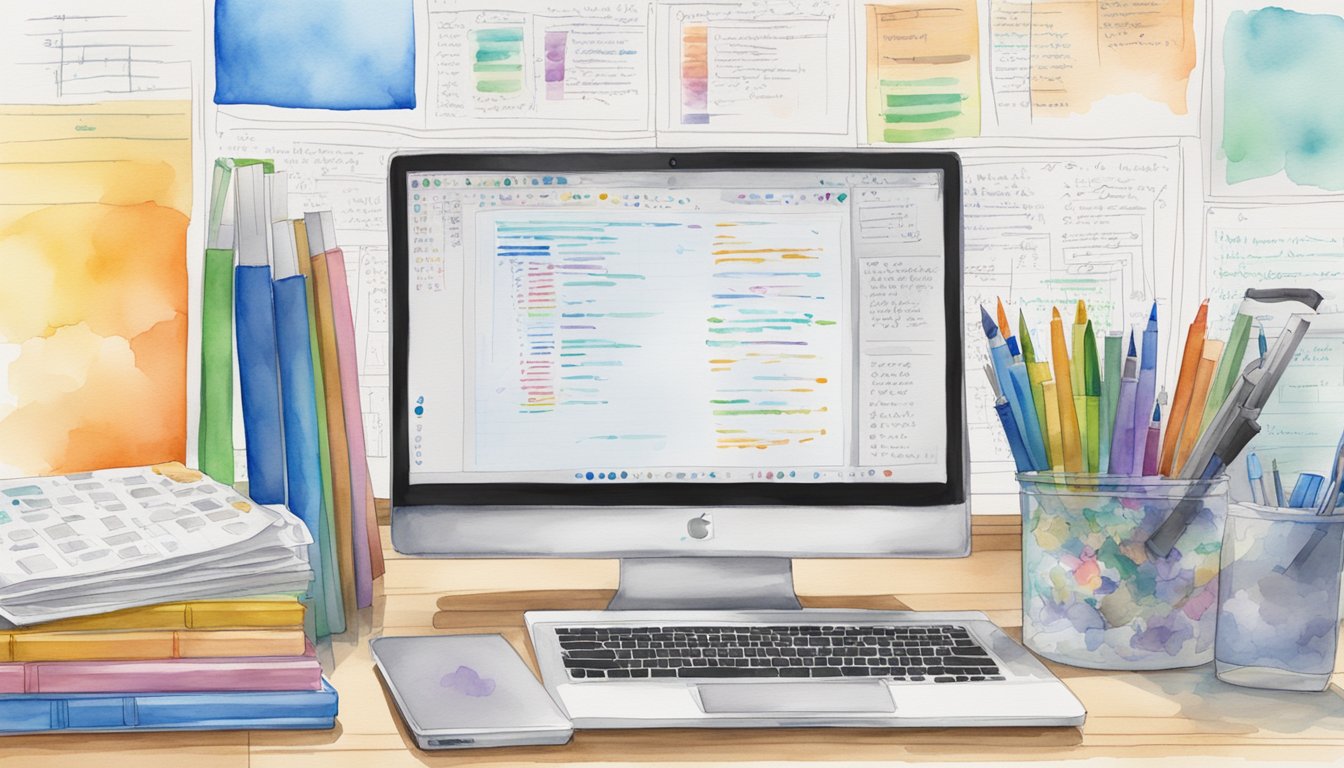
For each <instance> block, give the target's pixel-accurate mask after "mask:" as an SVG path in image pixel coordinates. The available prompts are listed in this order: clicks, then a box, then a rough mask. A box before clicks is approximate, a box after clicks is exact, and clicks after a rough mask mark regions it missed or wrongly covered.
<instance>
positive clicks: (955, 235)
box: [388, 151, 967, 507]
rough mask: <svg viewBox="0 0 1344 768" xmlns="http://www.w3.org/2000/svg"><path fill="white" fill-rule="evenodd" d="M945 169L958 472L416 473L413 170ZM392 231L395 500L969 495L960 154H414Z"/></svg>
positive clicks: (748, 501) (591, 501) (400, 170)
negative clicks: (880, 477)
mask: <svg viewBox="0 0 1344 768" xmlns="http://www.w3.org/2000/svg"><path fill="white" fill-rule="evenodd" d="M807 169H817V170H827V171H835V170H852V171H907V170H908V171H926V170H932V171H941V172H942V173H943V255H944V259H945V262H946V268H945V269H944V285H943V294H944V302H945V305H946V307H947V308H948V312H947V313H946V315H945V318H944V319H945V332H946V340H947V349H946V351H945V357H946V360H947V365H946V374H945V375H946V386H947V393H946V403H947V425H946V429H947V457H946V466H947V481H946V482H943V483H895V482H890V481H885V482H872V483H865V482H841V483H793V482H789V483H777V482H766V483H760V482H733V483H729V482H721V481H716V482H712V483H695V482H674V483H661V482H633V483H610V484H601V483H423V484H411V483H410V439H409V429H410V425H409V413H408V408H407V405H408V394H407V392H406V385H407V354H408V348H407V334H408V330H409V314H408V310H407V295H408V294H407V292H408V289H409V274H410V270H409V259H408V254H409V248H408V235H407V227H408V223H407V218H406V205H407V191H406V181H407V175H408V174H412V173H432V172H442V173H455V172H480V173H520V174H552V175H554V174H566V173H568V174H584V173H602V172H651V171H663V172H671V173H678V172H691V171H740V170H783V171H798V170H807ZM388 186H389V190H388V200H389V205H388V219H389V221H388V230H389V232H390V235H391V253H390V262H391V264H390V267H391V282H390V286H389V287H390V294H391V308H390V311H391V321H392V327H391V337H392V338H391V344H392V424H393V437H392V505H393V506H394V507H402V506H409V505H417V506H418V505H451V506H481V505H487V506H493V505H506V506H536V505H548V506H560V507H565V506H574V507H595V506H597V507H601V506H648V505H657V506H740V505H746V506H761V505H767V506H902V507H912V506H913V507H926V506H940V505H949V504H962V503H965V501H966V474H967V467H966V446H965V431H964V426H963V425H964V424H965V416H964V409H965V402H964V399H963V396H962V393H963V380H964V370H963V364H962V354H963V347H964V338H963V333H962V327H963V325H962V295H961V278H962V210H961V201H962V182H961V160H960V158H959V157H958V156H957V155H956V154H955V153H952V152H890V151H884V152H862V151H846V152H700V151H688V152H656V151H635V152H514V153H483V152H464V153H432V154H404V155H396V156H394V157H393V158H392V160H391V163H390V168H389V174H388Z"/></svg>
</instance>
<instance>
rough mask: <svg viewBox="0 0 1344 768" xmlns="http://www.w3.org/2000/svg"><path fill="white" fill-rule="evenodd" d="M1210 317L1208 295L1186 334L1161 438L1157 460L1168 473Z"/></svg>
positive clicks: (1159, 470) (1169, 472)
mask: <svg viewBox="0 0 1344 768" xmlns="http://www.w3.org/2000/svg"><path fill="white" fill-rule="evenodd" d="M1208 318H1209V300H1208V299H1205V300H1204V301H1203V302H1202V303H1200V305H1199V310H1198V311H1197V312H1195V319H1194V320H1193V321H1192V322H1191V323H1190V330H1189V331H1187V332H1186V334H1185V351H1184V352H1183V353H1182V354H1181V370H1180V376H1179V377H1178V378H1177V379H1176V394H1175V395H1174V396H1173V397H1172V401H1171V409H1170V410H1169V411H1168V415H1167V434H1166V435H1164V436H1163V438H1162V457H1161V459H1160V460H1159V461H1158V463H1157V471H1158V473H1159V474H1161V475H1163V476H1165V477H1171V476H1172V475H1173V471H1172V468H1173V465H1174V464H1175V463H1176V445H1177V442H1178V441H1179V439H1180V436H1181V428H1182V427H1183V426H1184V424H1185V419H1186V417H1187V416H1188V411H1189V409H1190V396H1191V394H1192V393H1193V391H1194V386H1195V372H1196V370H1197V369H1198V368H1199V358H1200V355H1201V353H1202V352H1203V349H1204V334H1205V332H1206V330H1207V329H1208ZM1201 415H1202V414H1201Z"/></svg>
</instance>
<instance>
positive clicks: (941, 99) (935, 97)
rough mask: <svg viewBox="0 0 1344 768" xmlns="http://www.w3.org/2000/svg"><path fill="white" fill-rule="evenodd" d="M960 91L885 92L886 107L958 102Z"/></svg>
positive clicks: (960, 98)
mask: <svg viewBox="0 0 1344 768" xmlns="http://www.w3.org/2000/svg"><path fill="white" fill-rule="evenodd" d="M961 102H962V96H961V94H960V93H908V94H897V93H889V94H887V106H888V107H918V106H926V105H930V104H960V103H961Z"/></svg>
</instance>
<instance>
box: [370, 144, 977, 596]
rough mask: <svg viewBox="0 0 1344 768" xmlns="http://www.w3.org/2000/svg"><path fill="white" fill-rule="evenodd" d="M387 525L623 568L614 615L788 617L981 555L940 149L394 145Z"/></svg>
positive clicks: (418, 546)
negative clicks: (837, 589)
mask: <svg viewBox="0 0 1344 768" xmlns="http://www.w3.org/2000/svg"><path fill="white" fill-rule="evenodd" d="M389 176H390V189H389V200H390V208H389V228H390V231H391V249H392V251H391V252H392V256H391V266H392V271H391V297H392V307H391V318H392V334H391V337H392V362H393V366H392V393H393V394H392V398H393V399H392V419H393V425H394V433H393V434H394V438H393V451H392V453H393V467H392V472H393V474H392V540H393V543H394V545H395V546H396V549H397V550H398V551H399V552H403V553H407V554H414V555H425V556H437V557H473V558H474V557H589V558H620V559H621V561H622V567H621V588H620V591H619V592H618V594H617V597H616V599H615V600H614V601H613V603H612V607H613V608H688V609H690V608H736V609H748V608H795V607H797V605H798V604H797V601H796V598H795V597H794V594H793V585H792V578H791V574H792V571H791V558H806V557H956V556H963V555H966V554H967V553H968V552H969V548H970V517H969V512H968V507H967V455H966V435H965V432H966V426H965V402H964V399H965V398H964V380H963V370H962V355H963V348H964V345H965V343H966V339H965V338H964V336H963V323H962V320H961V318H962V308H961V301H962V299H961V277H962V238H961V226H962V224H961V169H960V164H959V161H958V159H957V157H956V155H954V154H950V153H897V152H880V153H879V152H819V153H811V152H801V153H800V152H661V151H639V152H581V153H580V152H537V153H527V152H512V153H487V154H480V153H471V154H467V153H441V154H403V155H397V156H395V157H394V158H393V159H392V162H391V167H390V174H389Z"/></svg>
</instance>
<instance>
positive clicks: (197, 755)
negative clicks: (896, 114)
mask: <svg viewBox="0 0 1344 768" xmlns="http://www.w3.org/2000/svg"><path fill="white" fill-rule="evenodd" d="M1017 525H1018V523H1017V520H1016V518H1013V517H1003V518H999V517H993V518H990V519H984V518H976V519H975V522H974V524H973V526H972V530H973V536H974V546H975V553H974V554H973V555H972V556H970V557H969V558H964V559H959V560H927V561H895V560H871V561H868V560H863V561H843V560H813V561H806V562H800V563H799V567H798V569H797V576H798V586H799V590H800V592H802V593H803V594H804V596H805V598H804V602H805V603H806V604H808V605H812V606H825V607H843V606H853V607H865V608H898V609H899V608H902V607H908V608H911V609H915V610H939V609H942V610H980V611H984V612H986V613H987V614H988V615H989V616H990V618H992V619H993V620H995V621H996V622H998V623H999V624H1000V625H1001V626H1003V627H1004V628H1005V629H1006V630H1007V631H1008V633H1009V634H1011V635H1013V636H1015V637H1016V636H1019V635H1020V631H1021V630H1020V622H1021V607H1020V605H1019V601H1020V600H1021V596H1020V593H1019V592H1018V590H1019V583H1020V577H1019V571H1020V565H1019V562H1018V556H1017V553H1016V551H1015V549H1016V548H1015V547H1014V548H1004V547H1002V546H993V544H999V545H1001V544H1003V542H1004V540H1005V539H1009V540H1013V541H1016V539H1017V536H1018V535H1019V533H1018V529H1017ZM382 536H383V541H384V543H385V544H386V543H387V542H388V534H387V530H386V528H384V529H383V531H382ZM985 542H990V543H991V545H990V546H985V547H982V546H981V544H982V543H985ZM616 576H617V571H616V563H615V562H614V561H606V560H595V561H579V560H547V561H525V560H492V561H484V560H479V561H458V560H421V559H414V558H405V557H402V556H400V555H398V554H397V553H396V552H394V551H392V549H391V547H390V546H388V547H387V575H386V576H385V577H384V578H383V579H382V580H380V581H379V582H377V583H375V601H374V606H373V608H371V609H364V610H361V611H359V612H358V614H356V615H354V616H353V617H352V625H353V628H352V629H351V630H350V631H348V632H346V633H345V634H343V635H338V636H336V637H333V638H332V639H331V641H330V642H329V643H326V644H324V646H323V647H322V648H321V649H320V650H319V655H320V657H321V658H322V660H323V666H324V668H325V669H326V670H327V671H328V674H329V677H330V678H331V681H332V683H333V684H334V685H335V686H336V688H337V690H339V691H340V694H341V714H340V717H339V719H338V725H337V727H336V729H334V730H332V731H319V732H280V731H273V732H262V731H254V732H251V733H219V734H125V735H115V736H114V735H108V736H79V737H73V738H72V737H69V736H64V737H63V736H35V737H19V738H8V739H3V740H0V764H3V765H4V766H6V768H7V767H8V766H9V765H11V764H14V765H22V766H28V765H36V766H42V767H43V768H45V767H47V766H65V765H83V764H89V765H98V766H99V768H120V766H135V767H136V768H157V766H179V765H191V766H192V768H213V767H214V766H249V767H250V768H288V767H289V766H296V767H298V768H303V767H304V766H313V767H314V768H346V767H347V766H348V767H349V768H371V766H378V768H382V767H383V766H387V767H388V768H397V767H398V766H407V767H408V768H412V767H423V766H436V765H500V766H505V765H518V766H523V765H526V766H533V767H534V768H535V766H538V765H566V764H586V763H594V764H595V763H606V764H632V765H639V766H655V765H680V766H686V765H688V764H691V765H695V764H699V765H710V764H724V763H735V762H753V763H793V762H803V761H806V762H828V763H874V762H897V761H902V762H941V763H948V762H973V763H979V764H983V763H992V762H999V761H1004V762H1017V763H1024V764H1036V763H1044V764H1049V765H1055V766H1064V765H1078V766H1087V768H1110V767H1111V766H1115V765H1125V764H1128V763H1130V762H1132V761H1137V760H1147V759H1160V758H1166V759H1164V760H1161V763H1160V764H1161V765H1163V766H1167V765H1171V766H1178V765H1179V766H1182V768H1184V766H1201V765H1219V766H1225V765H1226V764H1227V763H1228V762H1229V761H1236V762H1237V764H1239V765H1244V764H1247V763H1248V762H1250V763H1258V764H1262V765H1312V764H1329V763H1334V762H1337V761H1339V760H1340V759H1341V758H1344V688H1342V687H1341V684H1344V675H1337V676H1336V678H1335V683H1334V685H1332V686H1331V688H1330V690H1328V691H1326V692H1325V693H1321V694H1289V693H1278V692H1271V691H1256V690H1252V689H1248V688H1237V687H1235V686H1230V685H1225V684H1222V683H1219V682H1218V681H1217V680H1216V679H1215V678H1214V675H1213V670H1212V668H1211V667H1200V668H1195V669H1189V670H1171V671H1166V672H1147V673H1139V672H1105V671H1097V670H1087V669H1075V668H1071V667H1065V666H1062V665H1056V664H1050V665H1049V666H1050V667H1051V669H1053V670H1054V672H1055V673H1056V674H1058V675H1059V676H1060V677H1061V678H1062V679H1063V680H1064V681H1065V682H1066V683H1067V684H1068V685H1069V687H1070V688H1072V689H1073V690H1074V692H1075V693H1076V694H1077V695H1078V697H1079V698H1080V699H1082V700H1083V703H1084V704H1085V705H1086V706H1087V709H1088V713H1089V714H1088V720H1087V724H1086V725H1085V726H1083V727H1082V728H1022V729H1016V728H993V729H923V728H921V729H888V730H883V729H871V730H870V729H845V728H836V729H813V730H807V729H784V730H777V729H770V730H647V731H587V732H581V733H578V734H576V735H575V737H574V739H573V741H572V742H570V743H569V744H568V745H565V746H563V747H536V748H510V749H500V750H466V751H460V752H445V753H428V752H422V751H420V750H419V749H417V748H416V747H415V746H414V742H413V740H412V739H411V738H410V736H409V735H408V734H407V732H406V730H405V727H404V725H403V724H402V723H401V720H400V718H399V717H398V716H397V715H396V712H395V710H394V708H393V707H392V704H391V700H390V698H389V696H388V694H387V691H386V688H385V687H384V686H383V684H382V682H381V680H380V679H379V678H378V675H377V673H376V672H375V671H374V669H373V663H372V660H371V658H370V656H369V650H368V640H369V639H370V637H374V636H378V635H381V634H389V635H431V634H461V633H478V632H499V633H502V634H503V635H504V636H505V637H506V638H507V639H508V640H509V642H510V643H512V644H513V646H514V647H515V648H517V649H518V651H519V653H520V654H521V655H522V657H523V658H524V659H525V660H526V661H527V662H528V664H529V665H530V666H532V668H533V670H534V671H535V670H536V663H535V659H534V658H533V656H532V653H531V648H530V645H529V643H528V640H527V637H526V633H525V630H524V628H523V620H522V614H523V611H525V610H528V609H534V608H594V607H600V606H601V605H602V604H603V602H604V601H605V600H606V599H607V598H608V597H609V596H610V595H611V593H612V591H613V590H614V589H615V588H616ZM1337 668H1344V664H1340V665H1337Z"/></svg>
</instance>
